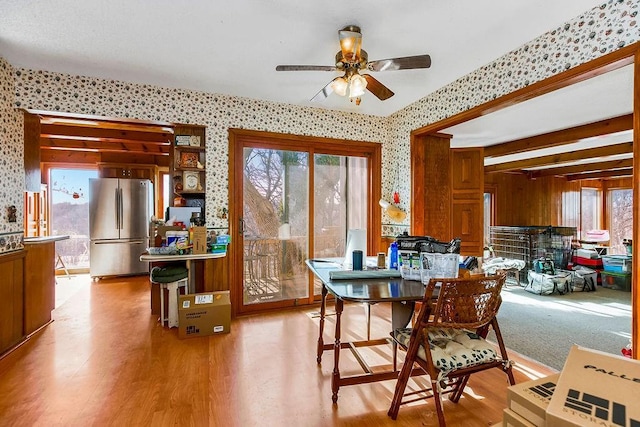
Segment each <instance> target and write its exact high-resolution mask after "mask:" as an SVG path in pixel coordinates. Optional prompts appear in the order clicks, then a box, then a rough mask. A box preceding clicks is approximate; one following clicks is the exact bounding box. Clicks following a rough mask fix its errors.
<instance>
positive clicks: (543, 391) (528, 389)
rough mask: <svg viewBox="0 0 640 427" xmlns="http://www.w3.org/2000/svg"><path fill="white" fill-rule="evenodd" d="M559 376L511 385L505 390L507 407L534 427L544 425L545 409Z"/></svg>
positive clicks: (542, 426) (554, 375)
mask: <svg viewBox="0 0 640 427" xmlns="http://www.w3.org/2000/svg"><path fill="white" fill-rule="evenodd" d="M558 378H560V374H559V373H557V374H553V375H550V376H548V377H544V378H540V379H538V380H533V381H527V382H524V383H519V384H516V385H512V386H511V387H509V388H508V389H507V405H508V407H509V409H511V410H512V411H513V412H515V413H516V414H518V415H520V416H521V417H523V418H525V419H526V420H527V421H529V422H530V423H531V424H532V425H534V426H536V427H544V426H545V425H546V421H545V420H546V415H547V407H548V406H549V402H550V401H551V396H552V395H553V391H554V390H555V388H556V384H557V382H558Z"/></svg>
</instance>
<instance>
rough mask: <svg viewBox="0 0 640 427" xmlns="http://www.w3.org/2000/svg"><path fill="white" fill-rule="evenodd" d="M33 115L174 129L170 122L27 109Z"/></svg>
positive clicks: (44, 117)
mask: <svg viewBox="0 0 640 427" xmlns="http://www.w3.org/2000/svg"><path fill="white" fill-rule="evenodd" d="M26 111H28V112H29V113H31V114H35V115H38V116H40V117H41V118H42V119H46V118H50V117H62V118H65V119H75V120H78V121H81V120H85V121H88V120H92V121H100V122H110V123H128V124H132V123H134V124H137V125H146V126H157V127H167V128H172V127H173V124H172V123H170V122H163V121H157V120H142V119H133V118H129V117H123V118H118V117H105V116H96V115H93V114H78V113H67V112H62V111H46V110H33V109H27V110H26Z"/></svg>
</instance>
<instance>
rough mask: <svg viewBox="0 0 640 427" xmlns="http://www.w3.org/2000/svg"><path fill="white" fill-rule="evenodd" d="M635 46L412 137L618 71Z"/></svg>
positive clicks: (620, 50) (490, 102)
mask: <svg viewBox="0 0 640 427" xmlns="http://www.w3.org/2000/svg"><path fill="white" fill-rule="evenodd" d="M639 46H640V42H636V43H633V44H630V45H628V46H625V47H622V48H620V49H618V50H615V51H613V52H611V53H608V54H606V55H603V56H601V57H599V58H596V59H594V60H592V61H589V62H586V63H584V64H581V65H578V66H576V67H573V68H571V69H569V70H567V71H564V72H562V73H559V74H556V75H554V76H551V77H549V78H547V79H544V80H541V81H539V82H536V83H533V84H530V85H529V86H525V87H523V88H521V89H518V90H516V91H514V92H511V93H509V94H506V95H504V96H501V97H499V98H496V99H494V100H491V101H488V102H485V103H484V104H480V105H478V106H476V107H473V108H471V109H469V110H466V111H463V112H461V113H458V114H456V115H453V116H451V117H447V118H446V119H443V120H440V121H438V122H435V123H431V124H429V125H426V126H423V127H421V128H418V129H416V130H414V131H413V132H412V134H416V135H422V134H430V133H433V132H439V131H441V130H443V129H447V128H449V127H451V126H455V125H459V124H460V123H464V122H467V121H469V120H472V119H476V118H478V117H480V116H483V115H485V114H489V113H492V112H494V111H498V110H501V109H503V108H506V107H510V106H512V105H516V104H518V103H520V102H524V101H527V100H529V99H532V98H535V97H537V96H540V95H544V94H547V93H549V92H553V91H554V90H557V89H562V88H564V87H567V86H570V85H572V84H574V83H579V82H582V81H585V80H588V79H590V78H592V77H596V76H599V75H601V74H605V73H608V72H609V71H613V70H617V69H618V68H622V67H624V66H626V65H629V64H633V55H634V54H635V52H636V50H638V47H639Z"/></svg>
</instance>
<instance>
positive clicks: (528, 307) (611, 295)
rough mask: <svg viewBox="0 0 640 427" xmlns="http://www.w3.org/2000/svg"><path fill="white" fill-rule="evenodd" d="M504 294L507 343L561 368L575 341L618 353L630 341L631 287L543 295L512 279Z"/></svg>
mask: <svg viewBox="0 0 640 427" xmlns="http://www.w3.org/2000/svg"><path fill="white" fill-rule="evenodd" d="M502 300H503V302H502V306H501V307H500V311H499V312H498V322H499V325H500V330H501V331H502V337H503V339H504V342H505V345H506V346H507V348H509V349H512V350H514V351H516V352H518V353H520V354H522V355H524V356H526V357H529V358H531V359H534V360H536V361H538V362H541V363H543V364H545V365H547V366H549V367H552V368H554V369H557V370H561V369H562V367H563V366H564V361H565V359H566V357H567V354H569V349H570V348H571V346H572V345H573V344H578V345H581V346H584V347H588V348H592V349H596V350H601V351H604V352H607V353H612V354H617V355H620V354H621V353H620V350H621V349H622V348H623V347H625V346H626V345H627V344H629V338H630V337H631V293H630V292H623V291H616V290H611V289H606V288H602V287H598V288H597V290H596V291H595V292H573V293H570V294H566V295H558V294H553V295H545V296H541V295H535V294H532V293H529V292H526V291H525V290H524V288H522V287H519V286H517V285H509V286H508V287H507V288H503V290H502ZM494 337H495V336H494V335H493V332H491V334H490V336H489V339H492V340H493V339H494Z"/></svg>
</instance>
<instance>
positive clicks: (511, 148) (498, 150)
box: [484, 114, 633, 157]
mask: <svg viewBox="0 0 640 427" xmlns="http://www.w3.org/2000/svg"><path fill="white" fill-rule="evenodd" d="M630 129H633V114H627V115H624V116H619V117H614V118H611V119H607V120H601V121H598V122H594V123H589V124H586V125H581V126H576V127H572V128H568V129H562V130H558V131H555V132H548V133H545V134H542V135H536V136H531V137H529V138H522V139H516V140H513V141H508V142H504V143H502V144H496V145H491V146H489V147H485V149H484V156H485V157H498V156H505V155H507V154H515V153H523V152H526V151H532V150H539V149H541V148H548V147H554V146H557V145H564V144H571V143H574V142H579V141H581V140H583V139H585V138H592V137H594V136H600V135H608V134H611V133H616V132H623V131H626V130H630Z"/></svg>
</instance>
